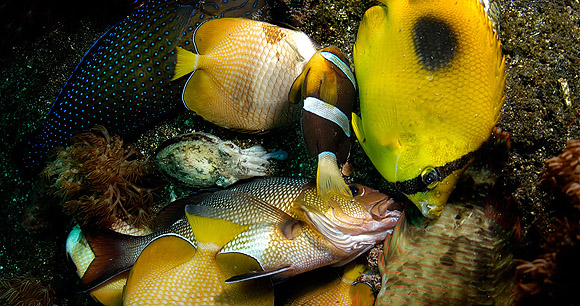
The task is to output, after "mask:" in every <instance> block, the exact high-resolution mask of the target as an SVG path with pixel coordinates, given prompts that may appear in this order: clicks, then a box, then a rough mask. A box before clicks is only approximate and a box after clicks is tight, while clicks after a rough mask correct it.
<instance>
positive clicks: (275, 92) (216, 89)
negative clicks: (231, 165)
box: [173, 18, 316, 132]
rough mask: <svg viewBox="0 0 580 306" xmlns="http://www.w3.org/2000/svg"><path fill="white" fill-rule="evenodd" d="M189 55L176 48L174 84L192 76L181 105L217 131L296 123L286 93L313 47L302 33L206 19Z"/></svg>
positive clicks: (297, 106)
mask: <svg viewBox="0 0 580 306" xmlns="http://www.w3.org/2000/svg"><path fill="white" fill-rule="evenodd" d="M194 42H195V49H196V52H197V53H192V52H189V51H186V50H184V49H181V48H179V47H178V48H177V49H176V50H177V64H176V67H175V76H174V77H173V79H177V78H180V77H182V76H184V75H187V74H189V73H191V72H193V74H191V76H190V77H189V80H188V81H187V84H186V85H185V88H184V89H183V102H184V103H185V105H186V106H187V107H188V108H189V109H191V110H193V111H195V112H196V113H197V114H199V115H200V116H202V117H203V118H204V119H206V120H208V121H210V122H212V123H215V124H217V125H219V126H222V127H226V128H230V129H236V130H240V131H246V132H261V131H265V130H270V129H275V128H280V127H284V126H288V125H290V124H291V123H294V122H297V121H298V118H299V116H300V109H301V108H302V106H301V104H294V103H290V101H289V100H288V92H289V91H290V87H291V86H292V84H293V82H294V80H295V79H296V78H297V77H298V75H300V73H302V70H303V68H304V66H305V65H306V63H307V62H308V60H309V59H310V57H312V55H313V54H314V53H315V52H316V46H315V44H314V42H313V41H312V40H311V39H310V38H309V37H308V36H307V35H306V34H304V33H303V32H299V31H295V30H290V29H286V28H281V27H278V26H275V25H272V24H269V23H265V22H259V21H255V20H250V19H243V18H219V19H215V20H210V21H207V22H205V23H203V24H202V25H200V26H199V28H198V29H197V30H196V31H195V33H194Z"/></svg>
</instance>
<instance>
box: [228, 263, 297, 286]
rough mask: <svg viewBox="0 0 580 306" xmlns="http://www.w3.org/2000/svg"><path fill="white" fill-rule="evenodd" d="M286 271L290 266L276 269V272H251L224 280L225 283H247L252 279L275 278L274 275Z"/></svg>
mask: <svg viewBox="0 0 580 306" xmlns="http://www.w3.org/2000/svg"><path fill="white" fill-rule="evenodd" d="M288 270H290V266H284V267H281V268H278V269H276V270H270V271H253V272H249V273H246V274H242V275H236V276H233V277H230V278H228V279H226V283H238V282H244V281H248V280H252V279H258V278H263V277H269V276H275V275H278V274H280V273H283V272H286V271H288Z"/></svg>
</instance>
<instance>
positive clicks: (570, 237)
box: [516, 140, 580, 305]
mask: <svg viewBox="0 0 580 306" xmlns="http://www.w3.org/2000/svg"><path fill="white" fill-rule="evenodd" d="M546 168H547V169H546V172H545V173H544V176H543V177H542V179H541V182H540V184H541V185H542V186H543V187H546V188H552V189H555V190H556V191H562V192H563V193H564V194H566V195H567V196H568V197H569V201H570V203H571V205H569V206H567V207H566V206H563V207H560V208H561V210H563V211H565V212H564V213H565V214H566V217H565V218H562V219H560V220H557V222H556V223H555V224H554V225H552V228H551V234H550V236H548V237H547V238H546V241H545V243H544V244H543V245H542V250H543V252H544V253H543V254H541V255H540V256H539V257H538V258H537V259H535V260H532V261H526V260H517V262H519V266H518V267H517V268H516V277H517V279H518V297H519V300H520V302H521V303H524V304H528V303H533V304H539V303H550V304H559V305H561V304H570V303H572V302H573V301H577V292H576V290H577V288H580V282H579V281H578V275H580V264H579V263H578V258H579V257H580V141H579V140H569V141H568V144H567V146H566V148H565V149H564V152H563V153H562V154H560V155H559V156H557V157H553V158H550V159H548V160H547V161H546Z"/></svg>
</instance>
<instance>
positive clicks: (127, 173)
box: [43, 126, 157, 227]
mask: <svg viewBox="0 0 580 306" xmlns="http://www.w3.org/2000/svg"><path fill="white" fill-rule="evenodd" d="M93 130H94V131H95V132H96V133H98V134H100V135H97V134H96V133H83V134H79V135H76V136H73V138H72V139H71V140H72V145H70V146H69V147H67V148H66V149H63V150H60V151H59V152H58V153H57V155H56V159H55V160H54V161H53V162H51V163H49V164H48V166H47V167H46V169H45V170H44V171H43V174H44V176H45V177H47V178H48V179H49V181H50V184H51V188H52V189H53V190H54V193H55V194H57V195H59V196H61V197H62V198H63V199H64V203H63V208H64V211H65V212H66V213H68V214H71V215H74V216H75V219H76V221H77V222H78V223H80V224H81V225H85V226H96V227H110V226H111V224H113V223H115V222H116V221H117V220H118V219H120V220H123V221H125V222H127V223H129V224H130V225H134V226H136V227H142V226H148V225H149V223H150V220H151V215H152V206H153V191H154V190H155V186H156V181H157V177H156V176H155V175H154V172H153V171H152V170H151V169H152V166H151V165H150V163H149V161H147V160H146V159H145V158H144V157H143V156H142V154H141V153H140V152H139V151H137V150H136V149H135V148H134V147H132V146H130V145H128V146H125V145H124V144H123V140H122V139H121V138H120V137H119V136H110V135H109V133H108V132H107V130H106V129H105V128H104V127H103V126H97V127H95V128H93Z"/></svg>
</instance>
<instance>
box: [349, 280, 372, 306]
mask: <svg viewBox="0 0 580 306" xmlns="http://www.w3.org/2000/svg"><path fill="white" fill-rule="evenodd" d="M350 296H351V297H352V303H351V305H352V306H372V305H374V304H375V299H376V296H375V288H374V287H373V286H372V285H371V284H369V283H367V282H355V283H353V284H352V286H351V289H350Z"/></svg>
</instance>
